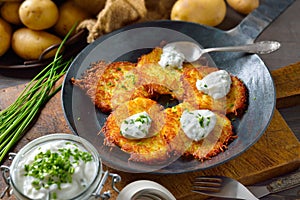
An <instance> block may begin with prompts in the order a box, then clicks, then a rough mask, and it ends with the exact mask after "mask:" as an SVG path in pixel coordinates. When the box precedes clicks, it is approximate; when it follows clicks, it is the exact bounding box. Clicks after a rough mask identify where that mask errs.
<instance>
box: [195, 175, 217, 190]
mask: <svg viewBox="0 0 300 200" xmlns="http://www.w3.org/2000/svg"><path fill="white" fill-rule="evenodd" d="M221 186H222V179H220V178H209V177H196V178H195V181H194V184H193V188H194V189H195V190H193V191H194V192H196V191H207V192H219V191H220V190H221V189H220V188H221Z"/></svg>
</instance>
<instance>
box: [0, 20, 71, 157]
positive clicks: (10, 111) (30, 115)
mask: <svg viewBox="0 0 300 200" xmlns="http://www.w3.org/2000/svg"><path fill="white" fill-rule="evenodd" d="M74 28H75V25H74V27H73V28H72V29H71V30H70V31H69V33H68V34H67V35H66V37H65V38H64V39H63V41H62V42H61V44H60V46H59V47H58V49H57V51H56V54H55V56H54V59H53V61H52V62H51V63H50V64H48V65H47V66H46V67H45V68H44V69H43V70H42V71H41V72H40V73H39V74H38V75H36V76H35V77H34V78H33V79H32V80H31V81H30V82H29V83H28V85H27V86H26V87H25V89H24V90H23V91H22V93H21V94H20V95H19V97H18V98H17V99H16V100H15V102H14V103H12V104H11V105H10V106H8V107H7V108H6V109H4V110H2V111H1V112H0V163H1V162H2V161H3V159H4V158H5V156H6V155H7V154H8V152H9V151H10V150H11V148H12V147H13V146H14V145H15V144H16V143H17V142H18V141H19V140H20V139H21V137H22V136H23V134H24V133H25V132H26V131H27V129H28V128H29V126H30V125H31V124H32V123H33V121H34V120H35V119H36V117H37V116H38V114H39V112H40V110H41V109H42V108H43V106H44V105H45V103H46V102H47V101H48V100H49V99H50V98H51V97H52V96H54V95H55V94H56V93H57V92H58V91H59V90H60V89H61V85H59V86H58V87H55V88H54V85H55V83H56V81H57V80H58V79H60V78H61V77H62V76H63V75H64V74H65V73H66V71H67V69H68V67H69V65H70V63H71V62H72V59H70V60H68V61H64V60H63V56H62V55H61V54H60V52H61V50H62V47H63V45H64V44H65V43H66V41H67V39H68V37H69V36H70V34H71V33H72V32H73V30H74Z"/></svg>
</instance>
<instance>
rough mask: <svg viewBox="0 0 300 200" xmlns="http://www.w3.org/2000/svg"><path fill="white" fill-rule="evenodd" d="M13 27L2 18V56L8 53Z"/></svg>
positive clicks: (0, 28)
mask: <svg viewBox="0 0 300 200" xmlns="http://www.w3.org/2000/svg"><path fill="white" fill-rule="evenodd" d="M11 35H12V27H11V26H10V24H9V23H7V22H6V21H5V20H3V19H1V18H0V56H2V55H3V54H5V53H6V51H7V50H8V49H9V47H10V43H11Z"/></svg>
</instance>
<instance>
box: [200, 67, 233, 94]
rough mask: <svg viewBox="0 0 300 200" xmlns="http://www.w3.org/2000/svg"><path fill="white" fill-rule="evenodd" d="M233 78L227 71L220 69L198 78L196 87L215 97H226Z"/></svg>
mask: <svg viewBox="0 0 300 200" xmlns="http://www.w3.org/2000/svg"><path fill="white" fill-rule="evenodd" d="M230 86H231V78H230V75H229V74H228V72H227V71H225V70H218V71H215V72H212V73H210V74H208V75H207V76H205V77H204V78H203V79H201V80H197V82H196V87H197V89H198V90H199V91H202V92H204V93H205V94H208V95H209V96H211V97H212V98H214V99H220V98H222V97H225V96H226V95H227V94H228V92H229V91H230Z"/></svg>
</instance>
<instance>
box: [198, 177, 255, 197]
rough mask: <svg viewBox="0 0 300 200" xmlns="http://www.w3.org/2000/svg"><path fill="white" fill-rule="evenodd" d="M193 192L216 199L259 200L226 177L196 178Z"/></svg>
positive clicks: (241, 185)
mask: <svg viewBox="0 0 300 200" xmlns="http://www.w3.org/2000/svg"><path fill="white" fill-rule="evenodd" d="M192 192H196V193H199V194H203V195H207V196H214V197H223V198H224V197H225V198H235V199H247V200H258V198H256V197H255V196H254V195H253V194H252V193H251V192H250V191H249V190H248V189H247V188H246V187H245V186H244V185H243V184H242V183H240V182H238V181H237V180H234V179H231V178H229V177H225V176H202V177H196V178H195V180H194V182H193V189H192Z"/></svg>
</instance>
